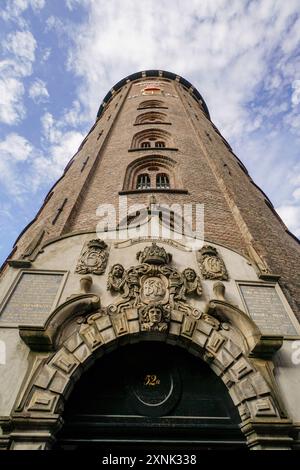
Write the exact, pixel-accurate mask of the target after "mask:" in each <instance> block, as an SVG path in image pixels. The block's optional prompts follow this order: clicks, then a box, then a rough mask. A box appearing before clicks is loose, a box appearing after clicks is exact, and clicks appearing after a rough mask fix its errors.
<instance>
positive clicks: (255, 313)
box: [240, 284, 298, 336]
mask: <svg viewBox="0 0 300 470" xmlns="http://www.w3.org/2000/svg"><path fill="white" fill-rule="evenodd" d="M240 289H241V292H242V295H243V298H244V301H245V303H246V306H247V309H248V312H249V314H250V316H251V318H252V319H253V320H254V322H255V323H256V324H257V326H258V327H259V328H260V330H261V332H262V333H264V334H274V335H276V334H278V335H284V336H294V335H298V333H297V331H296V328H295V327H294V325H293V323H292V321H291V319H290V317H289V315H288V313H287V311H286V309H285V307H284V305H283V303H282V300H281V299H280V297H279V295H278V293H277V292H276V289H275V287H274V286H257V285H256V286H254V285H246V284H240Z"/></svg>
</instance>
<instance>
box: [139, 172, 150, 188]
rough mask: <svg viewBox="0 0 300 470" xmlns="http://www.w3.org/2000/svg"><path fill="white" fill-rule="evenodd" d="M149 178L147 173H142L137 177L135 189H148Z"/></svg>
mask: <svg viewBox="0 0 300 470" xmlns="http://www.w3.org/2000/svg"><path fill="white" fill-rule="evenodd" d="M150 187H151V183H150V176H149V175H148V174H147V173H142V174H141V175H138V177H137V183H136V189H150Z"/></svg>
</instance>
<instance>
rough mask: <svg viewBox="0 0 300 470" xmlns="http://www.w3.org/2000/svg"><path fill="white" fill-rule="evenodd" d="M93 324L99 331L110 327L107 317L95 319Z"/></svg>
mask: <svg viewBox="0 0 300 470" xmlns="http://www.w3.org/2000/svg"><path fill="white" fill-rule="evenodd" d="M95 323H96V325H97V328H98V330H99V331H102V330H105V328H109V327H110V326H111V321H110V318H109V316H108V315H105V316H103V317H100V318H97V320H95Z"/></svg>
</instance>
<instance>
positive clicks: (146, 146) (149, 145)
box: [141, 141, 151, 149]
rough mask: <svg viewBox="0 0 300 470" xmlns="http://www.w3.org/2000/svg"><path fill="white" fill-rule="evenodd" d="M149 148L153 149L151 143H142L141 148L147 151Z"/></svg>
mask: <svg viewBox="0 0 300 470" xmlns="http://www.w3.org/2000/svg"><path fill="white" fill-rule="evenodd" d="M149 147H151V144H150V142H147V141H144V142H141V148H143V149H146V148H149Z"/></svg>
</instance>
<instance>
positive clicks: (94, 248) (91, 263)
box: [75, 239, 108, 274]
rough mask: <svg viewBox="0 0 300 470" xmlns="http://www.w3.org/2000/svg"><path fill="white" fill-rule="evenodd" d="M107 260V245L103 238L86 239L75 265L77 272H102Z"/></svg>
mask: <svg viewBox="0 0 300 470" xmlns="http://www.w3.org/2000/svg"><path fill="white" fill-rule="evenodd" d="M107 260H108V246H107V245H106V243H105V242H104V241H103V240H99V239H95V240H90V241H88V242H87V243H86V244H85V246H84V248H83V250H82V253H81V256H80V258H79V261H78V263H77V266H76V270H75V271H76V273H79V274H103V273H104V271H105V269H106V265H107Z"/></svg>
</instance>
